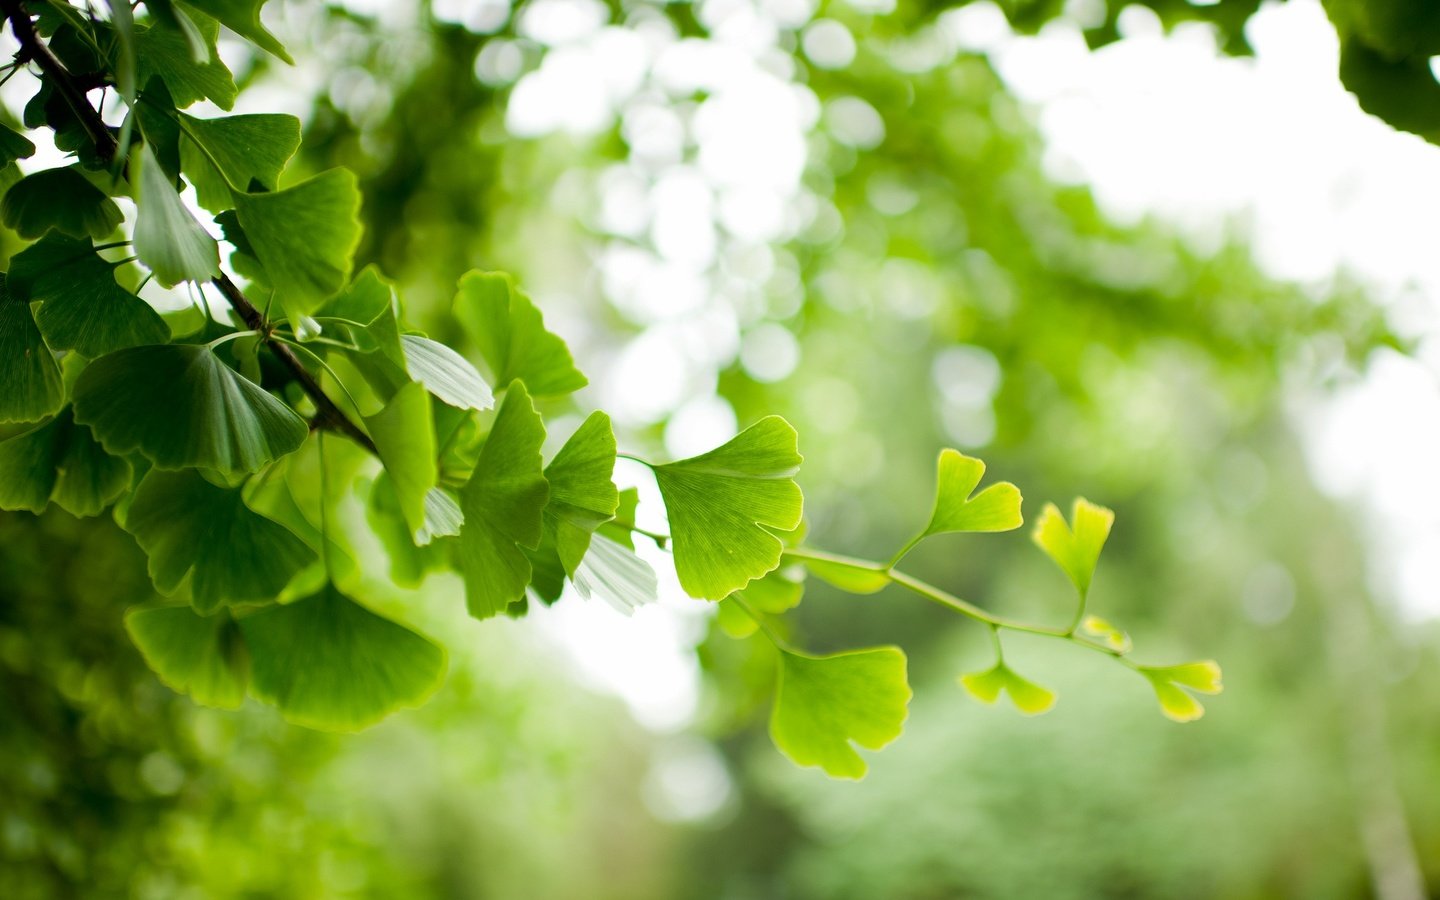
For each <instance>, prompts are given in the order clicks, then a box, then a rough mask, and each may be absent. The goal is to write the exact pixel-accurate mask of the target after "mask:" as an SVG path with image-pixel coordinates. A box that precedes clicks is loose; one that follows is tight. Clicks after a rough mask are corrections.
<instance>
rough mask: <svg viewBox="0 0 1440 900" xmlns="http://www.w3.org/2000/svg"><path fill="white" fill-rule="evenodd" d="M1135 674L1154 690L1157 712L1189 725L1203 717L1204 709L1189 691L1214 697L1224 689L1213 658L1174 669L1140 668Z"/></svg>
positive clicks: (1169, 667)
mask: <svg viewBox="0 0 1440 900" xmlns="http://www.w3.org/2000/svg"><path fill="white" fill-rule="evenodd" d="M1139 671H1140V674H1141V675H1144V676H1145V677H1146V678H1147V679H1149V681H1150V686H1151V687H1152V688H1154V689H1155V696H1156V698H1157V699H1158V700H1159V701H1160V711H1161V712H1163V713H1164V714H1165V716H1166V718H1168V719H1172V720H1174V721H1176V722H1193V721H1195V720H1196V719H1198V718H1200V717H1201V716H1203V715H1205V707H1204V706H1202V705H1201V703H1200V701H1199V700H1197V699H1195V697H1194V695H1193V694H1191V693H1190V692H1191V691H1195V692H1198V693H1201V694H1218V693H1220V692H1221V691H1222V690H1224V688H1225V686H1224V685H1223V684H1222V683H1221V680H1220V677H1221V676H1220V665H1219V663H1217V662H1215V661H1214V660H1213V659H1207V660H1203V661H1201V662H1192V663H1182V664H1180V665H1178V666H1140V669H1139Z"/></svg>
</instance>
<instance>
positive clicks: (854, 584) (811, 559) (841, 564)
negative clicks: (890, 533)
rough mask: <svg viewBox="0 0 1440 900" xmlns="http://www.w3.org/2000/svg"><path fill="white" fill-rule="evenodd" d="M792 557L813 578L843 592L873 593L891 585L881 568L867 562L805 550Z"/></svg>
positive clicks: (887, 574) (888, 574)
mask: <svg viewBox="0 0 1440 900" xmlns="http://www.w3.org/2000/svg"><path fill="white" fill-rule="evenodd" d="M792 558H793V559H798V560H799V561H801V562H803V563H804V564H805V568H806V569H809V570H810V574H812V575H814V576H815V577H816V578H819V579H820V580H821V581H824V582H826V583H827V584H831V585H834V586H835V587H837V588H839V589H840V590H842V591H845V592H846V593H850V594H874V593H877V592H879V591H882V590H884V589H885V586H886V585H888V584H889V583H890V573H889V571H887V570H886V568H885V567H884V566H882V565H879V564H878V563H873V562H869V561H867V560H863V559H851V558H850V557H848V556H839V555H836V554H833V553H820V552H818V551H815V550H805V551H804V553H803V554H797V555H795V556H794V557H792Z"/></svg>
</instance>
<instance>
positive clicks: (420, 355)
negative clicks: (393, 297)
mask: <svg viewBox="0 0 1440 900" xmlns="http://www.w3.org/2000/svg"><path fill="white" fill-rule="evenodd" d="M400 347H401V350H402V352H403V353H404V355H405V368H406V370H407V371H408V372H409V373H410V374H411V375H412V376H413V377H414V378H415V380H416V381H418V382H420V383H421V384H423V385H425V389H426V390H428V391H429V392H430V393H432V394H434V395H435V396H436V397H439V398H440V399H441V400H442V401H444V402H445V403H448V404H450V405H451V406H454V407H458V408H460V409H489V408H490V407H492V406H494V405H495V395H494V394H493V393H492V392H491V391H490V385H488V384H486V383H485V379H484V378H481V377H480V373H479V372H478V371H476V369H475V367H474V366H472V365H470V361H469V360H467V359H466V358H465V357H463V356H461V355H460V354H459V353H456V352H455V351H454V350H451V349H450V348H449V347H447V346H445V345H444V344H442V343H440V342H439V341H432V340H430V339H429V338H427V337H421V336H420V335H418V334H405V335H401V336H400Z"/></svg>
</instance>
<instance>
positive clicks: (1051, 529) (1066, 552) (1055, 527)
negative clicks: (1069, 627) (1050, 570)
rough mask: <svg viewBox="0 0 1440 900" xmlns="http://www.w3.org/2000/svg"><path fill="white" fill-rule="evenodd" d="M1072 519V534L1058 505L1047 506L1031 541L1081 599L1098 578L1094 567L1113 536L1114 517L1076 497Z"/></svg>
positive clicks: (1037, 523) (1042, 511) (1099, 507)
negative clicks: (1065, 578)
mask: <svg viewBox="0 0 1440 900" xmlns="http://www.w3.org/2000/svg"><path fill="white" fill-rule="evenodd" d="M1070 519H1071V521H1073V522H1074V529H1073V530H1072V529H1071V526H1069V525H1067V524H1065V517H1064V516H1062V515H1061V514H1060V510H1059V509H1057V508H1056V507H1055V504H1053V503H1047V504H1045V508H1044V509H1043V510H1041V511H1040V518H1039V520H1038V521H1036V523H1035V530H1034V531H1033V532H1032V533H1031V538H1032V539H1033V540H1034V541H1035V543H1036V545H1038V546H1039V547H1040V549H1041V550H1044V551H1045V553H1046V555H1047V556H1049V557H1050V558H1051V559H1053V560H1055V564H1056V565H1058V566H1059V567H1060V569H1061V571H1063V572H1064V573H1065V574H1066V576H1068V577H1069V579H1070V582H1071V583H1072V584H1074V585H1075V589H1076V590H1077V591H1079V592H1080V596H1082V597H1084V596H1085V595H1086V594H1088V593H1089V592H1090V579H1091V577H1092V576H1093V575H1094V574H1095V564H1096V563H1097V562H1098V561H1099V560H1100V551H1101V550H1102V549H1103V548H1104V547H1105V539H1106V538H1108V537H1109V536H1110V526H1111V525H1112V524H1114V522H1115V513H1113V512H1111V511H1110V510H1108V509H1106V508H1105V507H1103V506H1096V505H1095V504H1093V503H1091V502H1090V501H1088V500H1086V499H1084V498H1083V497H1077V498H1076V500H1075V505H1074V506H1073V507H1072V508H1071V510H1070Z"/></svg>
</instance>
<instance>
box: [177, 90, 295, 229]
mask: <svg viewBox="0 0 1440 900" xmlns="http://www.w3.org/2000/svg"><path fill="white" fill-rule="evenodd" d="M180 121H181V122H183V123H184V131H183V133H184V138H183V139H182V140H181V142H180V159H181V165H182V166H183V167H184V169H185V173H186V174H187V175H189V176H190V183H191V184H193V185H194V186H195V196H196V198H198V199H199V201H200V205H201V206H203V207H205V208H206V209H208V210H210V211H211V212H217V213H218V212H222V211H224V210H227V209H230V208H231V207H232V206H234V205H235V202H234V198H233V196H232V194H231V189H232V186H233V187H234V189H235V190H240V191H245V190H249V189H250V184H251V182H252V181H253V182H258V183H259V184H260V185H261V186H262V187H264V188H265V190H267V191H273V190H275V189H276V188H277V187H279V184H280V172H281V170H283V169H284V168H285V164H286V163H287V162H289V161H290V157H292V156H294V155H295V151H296V150H298V149H299V148H300V120H299V119H297V118H295V117H294V116H285V115H268V114H266V115H246V116H227V117H225V118H219V119H197V118H195V117H194V116H187V115H184V114H183V113H182V114H181V115H180ZM201 148H203V151H202V149H201ZM212 160H213V161H212ZM217 164H218V166H219V169H218V170H217V169H216V165H217Z"/></svg>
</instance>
